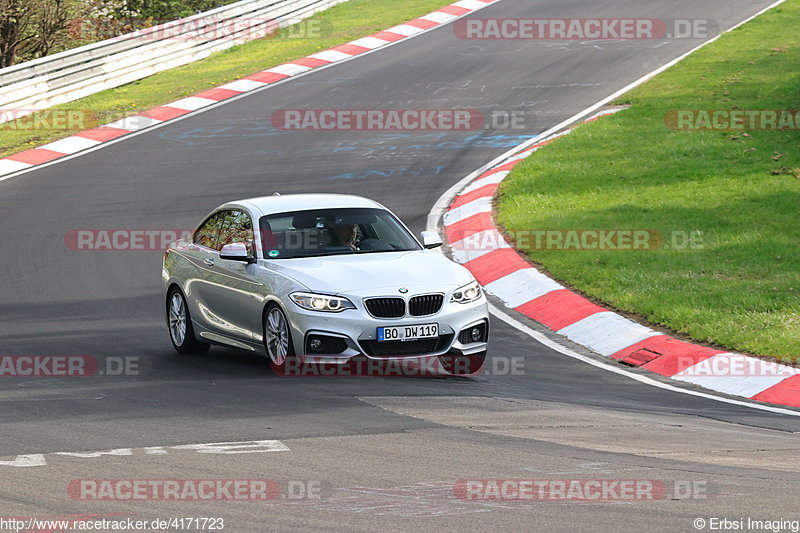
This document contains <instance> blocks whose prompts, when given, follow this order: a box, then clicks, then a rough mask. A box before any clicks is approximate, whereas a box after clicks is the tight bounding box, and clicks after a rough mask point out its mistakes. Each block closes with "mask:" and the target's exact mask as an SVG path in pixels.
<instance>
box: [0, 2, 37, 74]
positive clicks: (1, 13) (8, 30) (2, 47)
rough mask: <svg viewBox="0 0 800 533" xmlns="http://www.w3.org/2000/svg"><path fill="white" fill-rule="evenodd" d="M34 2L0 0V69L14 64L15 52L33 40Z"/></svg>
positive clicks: (35, 7)
mask: <svg viewBox="0 0 800 533" xmlns="http://www.w3.org/2000/svg"><path fill="white" fill-rule="evenodd" d="M37 7H38V6H36V4H35V2H31V1H29V0H0V68H2V67H10V66H11V65H13V64H14V60H15V59H16V56H17V51H18V50H19V49H20V47H22V46H25V45H26V44H27V43H28V42H30V41H32V40H33V39H34V38H35V35H34V34H33V32H32V31H31V28H32V26H33V24H34V22H33V21H34V18H35V14H36V9H37Z"/></svg>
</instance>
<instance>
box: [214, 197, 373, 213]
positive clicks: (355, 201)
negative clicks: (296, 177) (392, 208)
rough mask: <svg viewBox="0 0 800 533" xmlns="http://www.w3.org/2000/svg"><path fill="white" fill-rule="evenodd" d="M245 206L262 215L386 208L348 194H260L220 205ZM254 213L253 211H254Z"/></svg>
mask: <svg viewBox="0 0 800 533" xmlns="http://www.w3.org/2000/svg"><path fill="white" fill-rule="evenodd" d="M235 205H240V206H247V207H249V208H250V209H251V210H252V211H254V212H258V211H260V212H261V214H260V215H259V216H262V215H269V214H272V213H285V212H287V211H304V210H308V209H337V208H348V207H367V208H379V209H386V208H385V207H383V206H382V205H381V204H379V203H378V202H376V201H374V200H370V199H369V198H364V197H362V196H355V195H350V194H281V195H279V196H260V197H257V198H247V199H244V200H238V201H236V202H229V203H227V204H225V205H224V206H222V207H230V206H235ZM254 214H255V213H254Z"/></svg>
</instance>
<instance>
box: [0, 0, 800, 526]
mask: <svg viewBox="0 0 800 533" xmlns="http://www.w3.org/2000/svg"><path fill="white" fill-rule="evenodd" d="M768 4H769V2H767V1H764V0H758V1H753V0H706V1H703V2H696V1H692V0H680V1H675V2H663V1H656V0H639V1H632V0H595V1H591V2H590V1H588V0H564V1H562V0H501V1H500V2H498V3H497V4H494V5H491V6H489V7H488V8H486V9H484V10H481V11H480V12H478V13H477V14H476V15H474V16H475V17H478V18H488V17H503V18H513V17H527V18H533V17H536V18H580V17H626V18H665V19H676V18H680V19H697V18H703V19H711V20H714V21H717V22H716V23H717V24H718V27H719V28H721V29H725V28H729V27H731V26H733V25H734V24H736V23H738V22H740V21H741V20H743V19H745V18H747V17H748V16H750V15H752V14H753V13H756V12H757V11H759V10H761V9H763V8H764V7H766V6H767V5H768ZM700 42H701V40H696V39H681V40H660V41H598V42H579V41H571V42H563V41H558V42H555V41H550V42H548V41H512V40H508V41H502V40H496V41H494V40H487V41H470V40H461V39H458V38H457V37H456V36H455V35H454V33H453V28H452V25H447V26H444V27H441V28H438V29H436V30H434V31H432V32H429V33H426V34H424V35H422V36H420V37H417V38H414V39H411V40H409V41H407V42H403V43H399V44H398V45H395V46H392V47H389V48H388V49H385V50H381V51H378V52H376V53H372V54H368V55H366V56H364V57H361V58H358V59H355V60H353V61H349V62H346V63H344V64H340V65H335V66H333V67H331V68H328V69H324V70H321V71H318V72H312V73H311V74H309V75H306V76H303V77H300V78H298V79H293V80H290V81H288V82H286V83H282V84H280V85H277V86H275V87H271V88H268V89H266V90H262V91H258V92H255V93H251V94H249V95H248V96H245V97H243V98H240V99H237V100H235V101H233V102H230V103H228V104H226V105H222V106H220V107H216V108H213V109H210V110H208V111H206V112H202V113H199V114H195V115H192V116H189V117H188V118H186V119H184V120H179V121H176V122H174V123H170V124H167V125H165V126H162V127H159V128H156V129H154V130H151V131H149V132H146V133H144V134H141V135H138V136H135V137H132V138H128V139H126V140H124V141H122V142H119V143H116V144H112V145H110V146H106V147H104V148H102V149H100V150H97V151H94V152H91V153H88V154H86V155H83V156H81V157H77V158H74V159H71V160H68V161H65V162H62V163H58V164H55V165H51V166H48V167H45V168H41V169H38V170H35V171H33V172H29V173H26V174H23V175H21V176H19V177H16V178H13V179H10V180H7V181H5V182H2V183H0V212H1V213H2V214H3V215H2V219H0V220H1V221H0V228H1V229H2V235H3V238H2V239H1V240H0V255H1V256H2V273H3V275H2V276H1V277H0V294H1V295H2V297H0V342H1V343H2V348H1V349H0V352H1V354H3V355H90V356H94V357H97V358H98V359H100V360H101V361H105V360H107V359H108V358H118V357H126V358H131V357H136V358H138V364H139V375H128V376H94V377H85V378H53V379H48V378H41V379H39V378H37V379H22V378H3V379H0V404H1V405H2V409H0V428H2V430H1V431H0V458H1V459H2V461H8V462H11V461H14V460H15V457H16V456H21V455H31V454H43V456H44V458H45V462H46V464H42V465H40V466H29V467H15V466H10V465H5V464H3V463H2V462H0V475H1V476H2V477H0V479H2V481H0V515H1V516H24V517H30V516H37V517H40V516H64V515H81V514H97V515H109V514H115V515H118V516H117V518H119V517H123V518H125V517H135V518H147V519H152V518H168V517H222V518H224V519H225V530H226V531H236V532H239V531H288V530H304V531H314V530H318V531H375V530H377V529H381V530H385V531H407V530H418V531H428V530H438V531H487V530H498V531H515V530H519V531H526V530H527V531H532V530H536V529H538V530H543V531H616V530H620V529H622V528H623V527H624V528H625V529H626V530H630V531H695V530H698V529H696V525H698V524H695V519H696V518H703V519H705V520H710V519H711V518H713V517H720V518H722V517H727V518H728V519H732V520H740V519H742V518H744V519H747V517H751V518H757V519H765V520H766V519H769V520H777V519H787V520H789V519H798V518H800V513H799V512H798V505H797V504H798V502H800V500H799V499H798V496H797V494H798V490H800V462H798V461H797V457H798V443H799V441H798V438H797V436H796V434H795V432H797V431H800V417H793V416H787V415H779V414H773V413H769V412H764V411H758V410H754V409H750V408H746V407H740V406H736V405H730V404H726V403H721V402H717V401H713V400H708V399H703V398H698V397H694V396H689V395H685V394H679V393H675V392H671V391H667V390H663V389H659V388H655V387H651V386H648V385H645V384H642V383H639V382H637V381H633V380H631V379H629V378H626V377H624V376H619V375H617V374H613V373H610V372H605V371H602V370H600V369H597V368H595V367H593V366H590V365H587V364H585V363H582V362H579V361H576V360H574V359H570V358H568V357H566V356H564V355H562V354H559V353H557V352H555V351H552V350H551V349H549V348H546V347H544V346H542V345H540V344H538V343H537V342H535V341H534V340H532V339H531V338H529V337H528V336H526V335H525V334H523V333H521V332H519V331H517V330H516V329H514V328H512V327H510V326H507V325H506V324H504V323H503V322H501V321H500V320H494V322H493V332H492V340H491V345H490V354H492V355H494V356H495V357H505V358H515V359H516V360H521V361H522V371H520V372H515V373H514V375H507V373H506V375H504V373H503V372H502V369H499V370H498V371H497V372H490V373H489V374H488V375H483V376H481V377H477V378H469V379H464V378H411V377H409V378H360V377H352V378H325V377H302V378H288V377H286V378H281V377H278V376H275V375H273V374H272V373H271V372H270V370H269V368H268V366H267V365H266V363H265V361H264V360H263V359H259V358H256V357H254V356H250V355H248V354H244V353H239V352H235V351H233V350H227V349H224V348H217V347H215V348H213V349H212V350H211V351H210V352H209V354H208V355H205V356H199V357H186V356H179V355H178V354H176V353H174V352H173V350H172V347H171V346H170V343H169V338H168V334H167V330H166V327H165V325H164V321H163V316H162V315H163V313H162V308H163V302H162V300H161V295H160V291H159V281H160V280H159V273H160V261H161V253H160V252H158V251H152V252H137V251H127V252H122V251H107V252H91V251H73V250H69V249H67V247H66V246H65V244H64V236H65V234H66V232H67V231H69V230H71V229H100V228H112V229H117V228H127V229H156V228H177V229H183V228H186V229H191V228H192V227H193V226H194V225H195V224H196V223H197V222H198V221H199V220H200V219H201V218H202V217H203V216H204V215H205V214H206V213H207V212H208V211H210V210H211V209H212V208H214V207H215V206H216V205H218V204H220V203H223V202H225V201H228V200H233V199H239V198H244V197H249V196H257V195H266V194H271V193H273V192H274V191H279V192H281V193H284V194H285V193H294V192H340V193H355V194H361V195H364V196H368V197H371V198H374V199H376V200H378V201H379V202H382V203H383V204H385V205H386V206H388V207H389V208H391V209H392V210H394V211H395V212H396V213H397V214H398V215H399V216H400V217H402V218H403V219H404V220H405V221H406V222H407V223H408V224H409V225H410V226H411V228H412V229H413V230H415V231H420V230H422V229H424V226H425V218H426V216H427V214H428V212H429V210H430V208H431V207H432V205H433V203H434V202H435V201H436V199H437V198H438V197H439V196H440V195H441V194H442V193H443V192H444V191H445V190H446V189H448V188H449V187H450V186H451V185H452V184H454V183H455V182H457V181H458V180H459V179H461V178H462V177H463V176H465V175H467V174H468V173H470V172H471V171H473V170H475V169H476V168H478V167H479V166H481V165H483V164H484V163H486V162H488V161H490V160H491V159H493V158H494V157H496V156H498V155H500V154H501V153H503V152H505V151H506V150H508V149H509V148H511V147H513V146H515V145H517V144H519V143H520V142H522V140H524V139H525V138H527V137H530V136H532V135H535V134H537V133H540V132H542V131H545V130H546V129H548V128H549V127H552V126H554V125H555V124H558V123H559V122H561V121H563V120H565V119H567V118H568V117H570V116H572V115H574V114H575V113H577V112H579V111H581V110H583V109H585V108H586V107H588V106H590V105H592V104H594V103H596V102H597V101H599V100H601V99H602V98H603V97H605V96H608V95H609V94H611V93H613V92H615V91H617V90H619V89H620V88H622V87H624V86H625V85H627V84H629V83H631V82H632V81H634V80H636V79H638V78H639V77H641V76H643V75H645V74H647V73H648V72H650V71H652V70H653V69H655V68H657V67H659V66H661V65H663V64H664V63H666V62H668V61H669V60H671V59H673V58H675V57H677V56H679V55H680V54H682V53H684V52H686V51H688V50H690V49H692V48H694V47H695V46H697V45H698V44H700ZM297 108H326V109H382V108H411V109H431V108H444V109H454V108H467V109H480V110H482V111H483V112H491V111H500V112H505V111H520V110H523V111H525V112H526V115H525V116H526V120H525V127H524V129H522V130H505V131H499V130H496V131H490V130H481V131H475V132H460V133H435V132H404V133H376V132H335V133H332V132H284V131H277V130H275V129H274V128H272V126H271V123H270V117H271V115H272V113H273V112H274V111H276V110H280V109H297ZM533 326H534V327H535V325H533ZM489 367H490V369H491V367H492V365H491V361H490V362H489ZM492 374H496V375H492ZM252 440H278V441H280V442H281V443H283V445H285V446H286V447H288V450H285V451H274V452H269V453H237V454H218V453H216V454H215V453H201V451H198V450H195V449H188V448H172V447H174V446H180V445H192V444H201V443H218V442H240V441H252ZM154 447H159V448H158V449H156V448H154ZM145 448H149V449H148V450H145ZM109 449H130V450H123V452H120V453H117V454H114V455H104V456H96V457H80V456H77V455H75V454H73V455H64V454H57V453H56V452H85V451H96V450H109ZM87 478H88V479H140V480H141V479H234V480H243V479H256V478H258V479H262V478H267V479H273V480H276V481H278V482H279V483H280V484H281V486H282V487H287V486H289V485H292V483H291V482H302V483H306V484H308V483H311V485H313V486H315V487H316V486H318V487H320V491H321V497H320V498H318V499H314V498H308V499H303V498H299V499H297V500H294V499H278V500H276V501H274V502H271V503H263V502H262V503H257V502H231V501H217V502H188V501H183V502H158V501H122V502H92V501H83V500H80V499H74V498H72V497H71V496H70V493H69V492H68V486H69V484H70V482H71V481H73V480H79V479H87ZM534 478H535V479H562V480H563V479H595V478H596V479H639V480H657V481H658V482H659V483H661V484H663V485H664V486H666V487H667V488H668V491H667V492H668V493H667V494H666V495H665V496H664V497H663V498H660V499H659V501H625V502H620V501H611V502H588V503H575V502H572V503H567V502H552V501H547V502H497V501H462V500H460V499H458V498H457V497H455V496H454V490H453V487H454V484H456V483H457V482H458V481H459V480H475V479H534ZM687 482H695V484H694V485H692V486H693V487H700V488H699V489H697V490H694V489H693V492H692V493H691V494H690V497H681V496H680V495H676V494H675V487H685V486H689V485H687ZM297 484H298V483H295V484H294V485H297ZM706 525H708V523H706ZM700 530H702V528H701V529H700Z"/></svg>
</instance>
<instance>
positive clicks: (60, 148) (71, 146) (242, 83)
mask: <svg viewBox="0 0 800 533" xmlns="http://www.w3.org/2000/svg"><path fill="white" fill-rule="evenodd" d="M496 1H498V0H460V1H458V2H456V3H454V4H451V5H449V6H445V7H443V8H441V9H437V10H436V11H433V12H432V13H428V14H427V15H424V16H422V17H419V18H416V19H414V20H410V21H408V22H406V23H405V24H400V25H398V26H394V27H392V28H389V29H387V30H385V31H381V32H378V33H375V34H373V35H370V36H368V37H362V38H360V39H356V40H355V41H351V42H349V43H346V44H342V45H339V46H336V47H334V48H331V49H329V50H323V51H322V52H317V53H315V54H312V55H310V56H307V57H304V58H301V59H296V60H294V61H290V62H288V63H284V64H283V65H278V66H276V67H272V68H269V69H267V70H264V71H262V72H258V73H256V74H252V75H250V76H245V77H244V78H241V79H239V80H236V81H232V82H229V83H226V84H224V85H221V86H219V87H216V88H214V89H208V90H205V91H202V92H200V93H198V94H195V95H194V96H189V97H187V98H181V99H180V100H177V101H175V102H172V103H169V104H165V105H163V106H159V107H156V108H153V109H150V110H147V111H144V112H142V113H139V114H137V115H132V116H129V117H126V118H124V119H121V120H117V121H115V122H112V123H110V124H106V125H104V126H100V127H97V128H92V129H90V130H86V131H82V132H80V133H78V134H75V135H73V136H71V137H66V138H64V139H60V140H58V141H54V142H51V143H49V144H45V145H43V146H39V147H37V148H33V149H30V150H25V151H24V152H20V153H17V154H14V155H11V156H8V157H6V158H3V159H0V179H4V178H2V176H8V175H10V174H13V173H16V172H19V171H21V170H26V169H30V168H32V167H34V166H36V165H41V164H45V163H50V162H51V161H55V160H57V159H60V158H62V157H65V156H70V155H73V154H76V153H78V152H81V151H84V150H87V149H90V148H95V147H97V146H98V145H100V144H103V143H106V142H109V141H112V140H114V139H117V138H119V137H122V136H125V135H128V134H131V133H134V132H138V131H141V130H144V129H147V128H150V127H152V126H156V125H158V124H162V123H164V122H168V121H170V120H173V119H176V118H178V117H181V116H183V115H186V114H189V113H191V112H193V111H197V110H200V109H202V108H204V107H207V106H210V105H213V104H216V103H218V102H221V101H223V100H227V99H229V98H233V97H235V96H239V95H241V94H244V93H247V92H250V91H254V90H256V89H261V88H263V87H266V86H268V85H271V84H274V83H277V82H279V81H282V80H285V79H287V78H291V77H294V76H297V75H299V74H304V73H306V72H309V71H311V70H314V69H317V68H319V67H324V66H327V65H331V64H333V63H338V62H341V61H346V60H349V59H352V58H353V57H355V56H358V55H360V54H364V53H367V52H371V51H373V50H377V49H379V48H383V47H385V46H388V45H391V44H394V43H396V42H399V41H403V40H406V39H409V38H411V37H414V36H416V35H418V34H420V33H423V32H425V31H427V30H430V29H433V28H436V27H438V26H441V25H443V24H447V23H449V22H452V21H453V20H455V19H457V18H459V17H462V16H464V15H467V14H469V13H472V12H474V11H477V10H479V9H483V8H484V7H486V6H488V5H490V4H492V3H494V2H496Z"/></svg>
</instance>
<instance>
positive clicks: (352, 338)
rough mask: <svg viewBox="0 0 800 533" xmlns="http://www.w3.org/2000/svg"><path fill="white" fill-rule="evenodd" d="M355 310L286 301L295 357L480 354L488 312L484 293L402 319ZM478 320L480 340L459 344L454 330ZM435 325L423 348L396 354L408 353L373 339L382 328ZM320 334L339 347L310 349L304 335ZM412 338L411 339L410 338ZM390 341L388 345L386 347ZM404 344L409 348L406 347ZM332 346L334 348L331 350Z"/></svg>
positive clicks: (346, 358) (389, 357)
mask: <svg viewBox="0 0 800 533" xmlns="http://www.w3.org/2000/svg"><path fill="white" fill-rule="evenodd" d="M356 305H357V307H358V308H357V309H346V310H344V311H342V312H340V313H323V312H315V311H308V310H305V309H302V308H300V307H299V306H297V305H295V304H294V303H293V302H289V303H288V304H287V309H286V311H287V315H288V318H289V322H290V323H291V326H292V341H293V344H294V349H295V353H296V354H297V357H298V359H300V360H301V361H303V362H311V363H338V364H344V363H347V362H348V361H349V360H350V359H352V358H353V357H357V356H363V357H367V358H369V359H380V360H401V359H402V360H407V359H424V358H431V357H438V356H439V355H443V354H456V355H472V354H476V353H479V352H485V351H486V347H487V342H486V341H488V336H489V310H488V306H487V302H486V297H485V296H481V298H480V299H478V300H476V301H475V302H471V303H468V304H459V303H450V302H447V301H445V303H444V305H443V306H442V309H441V310H440V311H439V312H438V313H436V314H433V315H428V316H422V317H414V316H405V317H403V318H375V317H373V316H371V315H370V314H369V313H368V312H367V311H366V309H364V307H363V306H361V305H358V304H356ZM482 322H485V323H486V333H485V335H484V338H483V341H482V342H468V343H462V342H461V341H460V340H459V333H460V332H461V331H462V330H464V329H466V328H470V327H473V326H475V325H477V324H480V323H482ZM432 323H436V324H438V326H439V338H438V340H437V341H436V342H435V346H433V344H434V343H432V342H431V343H429V344H430V346H426V347H425V348H429V349H425V351H424V352H421V353H417V352H416V351H415V349H414V348H411V351H414V352H415V353H397V352H398V351H399V352H403V351H409V350H408V349H406V347H405V346H403V344H406V343H399V344H398V343H395V342H393V343H378V342H377V330H378V328H379V327H385V326H413V325H421V324H432ZM312 335H321V336H326V337H333V338H337V339H341V341H342V343H339V344H340V346H341V347H342V348H344V350H343V351H341V353H313V352H311V351H310V350H309V349H308V346H307V340H308V338H309V336H312ZM410 342H414V341H410ZM390 345H391V346H390ZM409 347H410V346H409ZM337 350H338V348H337Z"/></svg>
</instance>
